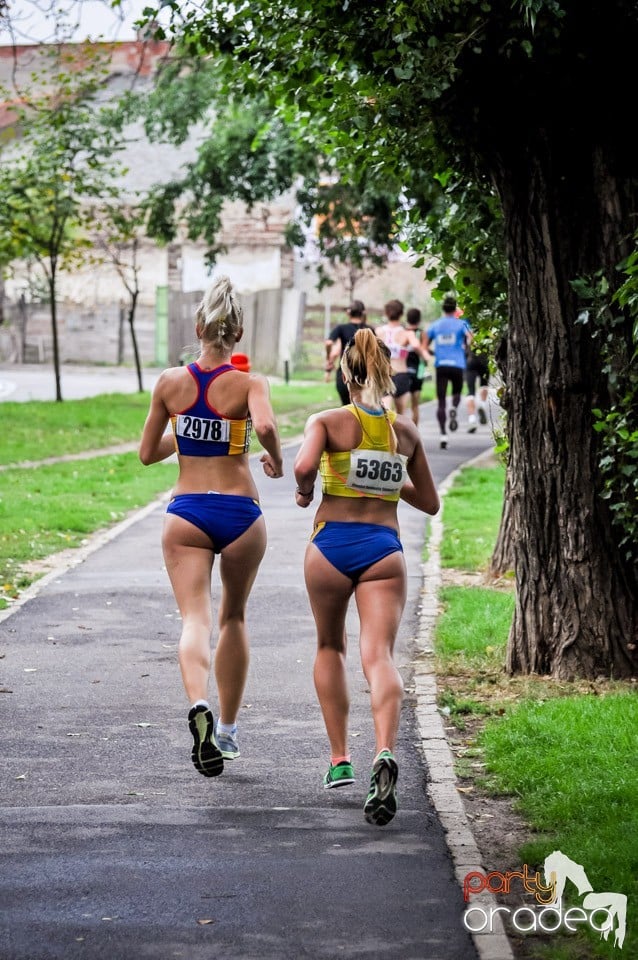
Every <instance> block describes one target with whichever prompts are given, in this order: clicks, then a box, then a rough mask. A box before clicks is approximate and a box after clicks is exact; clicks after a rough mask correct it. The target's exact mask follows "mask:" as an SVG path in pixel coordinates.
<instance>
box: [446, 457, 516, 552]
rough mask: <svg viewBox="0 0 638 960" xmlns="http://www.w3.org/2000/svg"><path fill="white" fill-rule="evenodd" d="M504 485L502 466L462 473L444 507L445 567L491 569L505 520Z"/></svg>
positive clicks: (480, 468)
mask: <svg viewBox="0 0 638 960" xmlns="http://www.w3.org/2000/svg"><path fill="white" fill-rule="evenodd" d="M504 483H505V468H504V467H503V466H502V465H501V464H500V463H496V464H495V465H494V466H491V467H465V468H464V469H462V470H461V472H460V474H459V475H458V477H456V479H455V481H454V484H453V485H452V488H451V489H450V490H449V491H448V493H447V494H446V495H445V502H444V505H443V514H442V517H443V541H442V543H441V551H440V556H441V565H442V566H443V567H448V568H454V569H456V570H485V569H487V567H488V565H489V561H490V557H491V555H492V552H493V550H494V543H495V541H496V537H497V534H498V528H499V524H500V520H501V511H502V505H503V486H504Z"/></svg>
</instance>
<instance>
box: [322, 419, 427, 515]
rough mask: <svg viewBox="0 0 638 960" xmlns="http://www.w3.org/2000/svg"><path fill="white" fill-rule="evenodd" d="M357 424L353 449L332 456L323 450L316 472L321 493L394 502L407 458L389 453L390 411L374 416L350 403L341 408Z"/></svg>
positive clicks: (401, 484) (401, 481) (332, 453)
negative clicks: (358, 440) (358, 434)
mask: <svg viewBox="0 0 638 960" xmlns="http://www.w3.org/2000/svg"><path fill="white" fill-rule="evenodd" d="M344 409H345V410H348V411H349V412H350V413H351V414H352V415H353V416H354V417H356V418H357V420H358V421H359V423H360V424H361V429H362V431H363V436H362V438H361V443H360V444H359V446H358V447H355V449H354V450H345V451H343V452H339V453H335V452H331V451H328V450H324V452H323V453H322V455H321V462H320V464H319V470H320V473H321V489H322V491H323V493H327V494H330V495H331V496H333V497H374V498H376V499H377V500H388V501H390V502H394V503H396V502H397V501H398V499H399V496H400V493H401V487H402V486H403V484H404V483H405V481H406V480H407V478H408V471H407V462H408V458H407V457H406V456H404V455H403V454H400V453H391V452H390V448H391V428H390V425H391V424H392V423H394V421H395V420H396V416H397V415H396V413H395V412H394V410H382V411H379V412H378V413H377V412H376V411H375V412H372V411H369V410H366V409H365V408H363V407H360V406H357V405H355V404H354V403H350V404H348V405H347V406H346V407H344Z"/></svg>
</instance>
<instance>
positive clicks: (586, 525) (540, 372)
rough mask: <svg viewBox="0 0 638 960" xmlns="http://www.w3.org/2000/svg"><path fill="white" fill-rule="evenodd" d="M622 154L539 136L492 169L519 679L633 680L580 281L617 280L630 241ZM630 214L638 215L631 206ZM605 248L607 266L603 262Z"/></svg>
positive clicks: (628, 580)
mask: <svg viewBox="0 0 638 960" xmlns="http://www.w3.org/2000/svg"><path fill="white" fill-rule="evenodd" d="M613 174H614V161H613V157H608V156H604V155H601V154H598V155H597V154H596V152H595V151H594V153H593V154H592V153H591V152H589V153H587V152H583V151H579V150H578V149H577V148H576V149H575V150H574V152H573V153H572V152H571V151H566V150H565V149H564V147H563V146H561V147H559V148H558V150H557V149H556V144H555V143H554V142H552V143H551V147H550V146H549V144H548V143H547V142H546V143H545V144H543V143H542V142H541V140H539V141H537V142H536V143H535V144H534V145H533V149H530V150H529V152H526V151H525V149H524V148H523V147H522V145H521V142H520V141H519V142H518V149H517V150H516V151H515V150H512V151H511V152H508V151H507V150H504V151H503V152H502V153H501V156H500V162H499V165H498V166H497V167H496V168H495V181H496V183H497V188H498V190H499V193H500V195H501V198H502V202H503V210H504V215H505V224H506V231H507V247H508V257H509V266H510V277H509V305H510V323H509V335H508V341H507V363H506V380H505V383H506V391H505V398H504V405H505V408H506V411H507V416H508V429H509V444H510V449H509V458H510V460H509V464H508V483H509V496H508V508H509V511H510V518H509V529H510V533H511V538H512V549H513V554H514V568H515V576H516V607H515V615H514V620H513V624H512V628H511V633H510V637H509V645H508V656H507V666H508V669H509V671H510V672H512V673H515V672H522V673H531V672H535V673H540V674H549V675H552V676H554V677H556V678H562V679H569V678H574V677H577V676H578V677H590V678H593V677H597V676H605V677H613V678H619V677H628V676H631V675H636V674H637V673H638V660H637V657H636V639H637V638H636V626H637V601H638V589H637V580H636V571H635V570H632V569H627V568H626V566H625V564H624V563H623V561H622V559H621V556H620V552H619V550H618V549H617V545H616V538H615V536H614V531H613V528H612V526H611V518H610V513H609V509H608V505H607V503H606V501H604V500H603V499H601V497H600V491H601V483H600V477H599V473H598V468H597V462H598V451H597V434H596V433H595V432H594V430H593V429H592V415H591V410H592V408H593V407H595V406H596V405H597V404H598V403H599V402H600V399H601V396H602V395H603V394H604V391H605V384H604V382H603V380H602V375H601V372H600V371H601V364H600V361H599V358H598V357H597V347H596V342H595V340H594V339H593V338H592V335H591V327H590V325H581V324H578V323H576V318H577V314H578V310H579V305H578V303H577V298H576V296H575V293H574V291H573V288H572V286H571V281H573V280H575V279H576V278H578V277H583V276H590V275H591V274H592V273H593V272H594V271H595V270H598V269H601V268H602V269H603V270H604V271H605V274H606V275H607V276H608V277H613V275H614V274H615V272H616V271H615V266H616V264H617V263H618V262H619V261H620V259H621V258H622V256H623V255H624V253H625V252H626V251H623V249H621V247H620V245H619V243H618V238H620V237H622V236H623V235H624V236H626V237H628V236H630V233H631V230H630V229H626V230H625V229H624V227H629V221H628V220H626V222H625V219H624V218H626V217H627V211H628V210H630V209H632V207H631V204H630V203H628V198H627V197H626V196H623V195H622V189H623V188H622V182H621V181H619V180H617V179H616V178H615V177H614V175H613ZM633 209H635V207H633ZM601 250H603V251H604V252H605V255H606V262H604V263H601V260H600V253H601Z"/></svg>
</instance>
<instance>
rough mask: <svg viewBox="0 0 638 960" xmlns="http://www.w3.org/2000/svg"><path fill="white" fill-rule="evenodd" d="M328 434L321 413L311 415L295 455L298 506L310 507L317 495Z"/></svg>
mask: <svg viewBox="0 0 638 960" xmlns="http://www.w3.org/2000/svg"><path fill="white" fill-rule="evenodd" d="M327 438H328V435H327V431H326V427H325V424H324V423H323V422H322V420H321V415H320V414H314V415H313V416H311V417H309V418H308V420H307V422H306V427H305V429H304V438H303V443H302V444H301V447H300V448H299V451H298V453H297V456H296V457H295V466H294V471H295V480H296V482H297V489H296V491H295V499H296V501H297V504H298V506H300V507H308V506H310V504H311V503H312V499H313V497H314V495H315V480H316V479H317V472H318V470H319V462H320V460H321V454H322V453H323V451H324V450H325V449H326V441H327Z"/></svg>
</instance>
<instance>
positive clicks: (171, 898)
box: [0, 404, 491, 960]
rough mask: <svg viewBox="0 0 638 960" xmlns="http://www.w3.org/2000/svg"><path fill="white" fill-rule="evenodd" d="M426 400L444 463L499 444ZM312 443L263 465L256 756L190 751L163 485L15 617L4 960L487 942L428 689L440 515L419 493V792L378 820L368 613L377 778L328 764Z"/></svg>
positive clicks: (354, 742) (357, 689)
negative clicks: (438, 759)
mask: <svg viewBox="0 0 638 960" xmlns="http://www.w3.org/2000/svg"><path fill="white" fill-rule="evenodd" d="M422 411H423V429H422V432H423V435H424V441H425V443H426V448H427V449H428V454H429V456H430V462H431V465H432V469H433V472H434V474H435V479H436V481H437V483H439V482H441V481H442V480H443V479H444V478H445V476H447V475H448V473H449V472H450V471H451V470H453V469H454V468H456V467H457V466H458V465H459V464H460V463H462V462H464V461H466V460H468V459H471V458H473V457H474V456H476V455H477V454H479V453H480V452H481V451H482V450H485V449H486V448H487V447H489V446H490V445H491V440H490V436H489V433H488V431H487V429H486V428H484V429H483V432H481V433H477V434H474V435H468V434H467V433H466V432H465V422H464V418H461V429H460V430H459V431H458V432H457V434H455V435H454V438H453V439H452V438H451V440H450V444H449V447H448V449H447V450H446V451H440V450H439V449H438V440H437V438H436V433H437V430H436V424H435V422H434V405H433V404H428V405H425V406H424V407H423V408H422ZM295 452H296V446H295V445H290V446H288V447H287V448H286V452H285V467H286V476H285V477H284V478H283V479H281V480H277V481H270V480H267V479H266V478H265V477H263V475H262V474H261V473H260V468H259V467H258V465H256V466H255V476H256V478H257V480H258V485H259V488H260V497H261V500H262V506H263V510H264V514H265V517H266V522H267V527H268V536H269V543H268V551H267V554H266V557H265V559H264V562H263V563H262V566H261V570H260V573H259V575H258V577H257V581H256V583H255V587H254V590H253V594H252V597H251V602H250V605H249V609H248V628H249V631H250V635H251V648H252V659H251V669H250V675H249V681H248V686H247V690H246V696H245V700H244V706H243V708H242V711H241V714H240V717H239V724H240V745H241V750H242V758H241V759H240V760H238V761H235V762H230V763H227V765H226V769H225V771H224V774H223V776H221V777H219V778H215V779H212V780H209V779H206V778H204V777H201V776H199V775H198V774H197V773H196V772H195V770H194V768H193V767H192V765H191V762H190V743H189V734H188V728H187V723H186V713H187V706H188V705H187V704H186V703H185V700H184V695H183V691H182V687H181V681H180V677H179V670H178V667H177V662H176V648H177V638H178V635H179V619H178V616H177V613H176V610H175V606H174V601H173V599H172V595H171V592H170V587H169V584H168V579H167V577H166V573H165V571H164V569H163V564H162V558H161V549H160V528H161V522H162V513H163V509H164V506H163V504H160V505H157V506H156V507H155V508H154V509H151V510H150V511H147V512H145V513H144V514H143V515H142V516H141V519H140V520H139V521H138V522H136V523H132V524H130V525H128V526H127V527H126V528H125V529H124V530H123V531H122V532H121V533H120V534H119V535H118V536H115V537H114V538H113V539H111V540H110V541H108V542H106V543H104V544H103V545H102V546H101V547H100V549H98V550H96V551H95V552H93V553H91V554H90V555H89V556H87V558H86V559H85V560H84V561H83V562H82V563H81V564H79V565H77V566H75V567H73V568H72V569H70V570H67V571H66V572H62V573H61V574H60V575H59V576H53V577H51V578H47V582H46V583H45V584H44V585H43V586H42V588H41V590H40V591H39V592H37V593H36V595H35V596H34V597H33V598H32V599H30V600H28V602H26V603H24V604H22V605H21V606H19V607H18V608H17V609H16V610H15V611H14V612H13V613H12V614H11V615H10V616H7V617H5V619H3V620H2V621H0V669H1V671H2V675H1V680H0V688H1V689H2V690H3V691H4V692H2V693H0V709H2V715H3V723H2V724H1V725H0V749H1V752H2V756H3V758H4V760H3V763H2V767H3V776H2V778H1V780H0V843H1V849H2V856H3V869H2V874H1V878H0V902H2V904H3V912H2V918H1V920H0V924H1V926H0V942H2V944H3V949H2V957H3V960H58V958H59V960H68V958H71V957H76V956H77V957H84V958H90V960H102V958H103V960H134V958H135V960H143V958H147V957H148V958H153V960H169V958H173V957H184V958H185V960H200V958H201V960H210V958H217V957H219V958H222V957H223V958H225V960H240V958H241V960H258V958H259V960H288V958H290V960H303V958H316V960H324V958H325V960H334V958H335V957H345V958H353V960H354V958H357V960H360V958H370V960H372V958H374V960H385V958H388V960H390V958H392V960H395V958H396V960H426V958H427V960H474V958H475V957H476V956H477V954H476V951H475V947H474V945H473V942H472V940H471V938H470V936H469V934H468V933H467V932H466V931H465V929H464V928H463V926H462V922H461V918H462V912H463V902H462V895H461V891H460V888H459V886H458V881H457V880H456V879H455V877H454V870H453V864H452V860H451V857H450V854H449V851H448V848H447V845H446V841H445V835H444V832H443V830H442V828H441V825H440V823H439V822H438V819H437V816H436V813H435V811H434V808H433V807H432V806H431V803H430V801H429V799H428V795H427V770H426V768H425V764H424V760H423V754H422V752H421V749H420V739H419V736H418V730H417V723H416V718H415V714H414V702H413V699H411V697H410V689H411V669H412V667H411V657H412V652H413V644H414V638H415V636H416V635H417V630H418V607H419V592H420V589H421V585H422V568H421V551H422V546H423V542H424V538H425V535H426V518H425V517H424V515H422V514H418V513H417V512H416V511H413V510H410V508H408V507H406V506H405V505H403V504H401V505H400V521H401V528H402V540H403V544H404V550H405V555H406V561H407V565H408V570H409V595H408V603H407V607H406V612H405V616H404V619H403V623H402V629H401V634H400V637H399V642H398V647H397V662H398V663H399V665H400V669H401V671H402V674H403V676H404V679H405V681H406V688H407V691H408V693H407V696H406V699H405V703H404V708H403V715H402V727H401V736H400V742H399V744H398V748H397V759H398V762H399V766H400V778H399V812H398V813H397V816H396V818H395V820H394V821H393V822H392V823H391V824H389V825H388V826H387V827H383V828H376V827H372V826H370V825H368V824H367V823H365V821H364V819H363V813H362V806H363V801H364V799H365V796H366V793H367V786H368V778H369V770H370V764H371V761H372V755H373V736H372V723H371V718H370V715H369V706H368V695H367V690H366V685H365V681H364V679H363V676H362V673H361V668H360V665H359V660H358V651H357V643H356V617H355V614H354V612H353V613H352V615H351V620H350V622H349V624H348V629H349V636H350V637H351V643H350V650H349V675H350V683H351V699H352V706H351V725H350V729H351V746H352V753H353V762H354V765H355V769H356V774H357V782H356V783H355V784H354V785H353V786H352V787H350V788H342V789H340V790H329V791H326V790H324V789H323V788H322V784H321V778H322V775H323V773H324V771H325V768H326V763H327V757H328V751H327V742H326V738H325V734H324V731H323V723H322V720H321V716H320V711H319V707H318V704H317V702H316V697H315V693H314V689H313V685H312V662H313V656H314V630H313V623H312V617H311V614H310V610H309V606H308V601H307V597H306V593H305V588H304V584H303V573H302V563H303V552H304V549H305V545H306V542H307V539H308V535H309V533H310V529H311V525H312V516H313V511H312V509H310V510H308V511H302V510H300V509H299V508H297V507H296V506H295V503H294V496H293V490H294V480H293V476H292V461H293V459H294V455H295ZM149 469H164V470H166V472H167V490H168V489H169V487H170V484H171V483H172V478H173V477H174V475H175V473H174V470H175V468H174V467H173V466H170V465H169V466H165V465H157V467H156V468H149ZM213 582H214V586H215V587H216V584H217V581H216V579H215V575H214V577H213ZM215 595H216V594H215ZM213 702H214V698H213Z"/></svg>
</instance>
